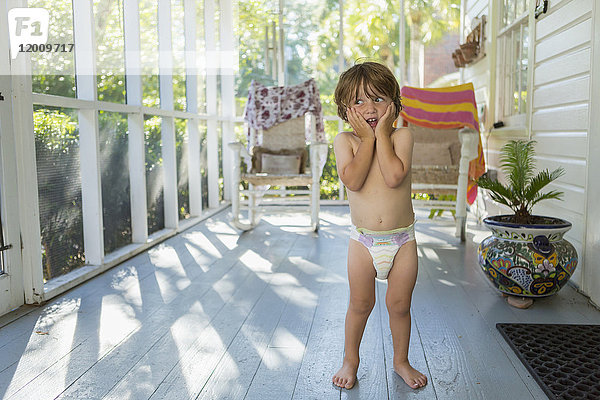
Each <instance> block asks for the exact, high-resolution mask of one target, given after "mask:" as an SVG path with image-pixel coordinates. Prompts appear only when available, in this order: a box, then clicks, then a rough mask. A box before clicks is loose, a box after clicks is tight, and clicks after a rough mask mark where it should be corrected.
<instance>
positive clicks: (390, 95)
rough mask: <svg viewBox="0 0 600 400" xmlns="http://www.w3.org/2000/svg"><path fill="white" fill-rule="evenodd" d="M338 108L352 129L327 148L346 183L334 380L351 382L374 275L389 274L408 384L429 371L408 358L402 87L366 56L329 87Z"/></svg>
mask: <svg viewBox="0 0 600 400" xmlns="http://www.w3.org/2000/svg"><path fill="white" fill-rule="evenodd" d="M335 103H336V104H337V106H338V115H339V116H340V118H342V119H343V120H344V121H346V122H348V123H350V126H351V127H352V130H353V131H352V132H340V133H339V134H338V135H337V136H336V137H335V140H334V143H333V148H334V151H335V157H336V160H337V169H338V174H339V176H340V178H341V180H342V182H344V185H346V188H347V189H348V200H349V203H350V216H351V219H352V228H351V234H350V238H351V239H350V243H349V244H348V282H349V285H350V303H349V305H348V311H347V312H346V324H345V343H344V351H345V354H344V361H343V364H342V368H340V370H339V371H338V372H337V373H336V374H335V375H334V376H333V379H332V380H333V383H334V384H335V385H336V386H339V387H342V388H346V389H350V388H352V387H353V386H354V384H355V383H356V379H357V378H356V371H357V370H358V364H359V361H360V360H359V346H360V341H361V339H362V335H363V332H364V329H365V325H366V323H367V319H368V318H369V314H370V313H371V310H372V309H373V306H374V305H375V278H377V279H387V280H388V288H387V293H386V298H385V303H386V306H387V309H388V312H389V316H390V328H391V331H392V340H393V346H394V371H396V373H397V374H398V375H400V376H401V377H402V378H403V379H404V381H405V382H406V383H407V384H408V385H409V386H410V387H411V388H413V389H416V388H420V387H423V386H425V385H426V384H427V377H426V376H425V375H423V374H422V373H420V372H419V371H417V370H416V369H414V368H413V367H412V366H411V365H410V364H409V362H408V343H409V339H410V323H411V321H410V302H411V296H412V291H413V288H414V286H415V282H416V279H417V244H416V242H415V236H414V227H413V225H414V219H415V217H414V213H413V208H412V202H411V196H410V194H411V188H410V184H411V174H410V166H411V158H412V151H413V138H412V134H411V132H410V131H409V130H408V129H406V128H400V129H394V127H393V126H392V124H393V122H394V121H395V120H396V118H397V117H398V114H399V112H400V110H401V109H402V106H401V104H400V88H399V86H398V83H397V82H396V79H395V78H394V75H393V74H392V73H391V71H390V70H389V69H388V68H387V67H385V66H384V65H382V64H378V63H374V62H365V63H362V64H357V65H355V66H353V67H352V68H350V69H348V70H347V71H346V72H344V73H343V74H342V75H341V76H340V79H339V82H338V84H337V87H336V89H335Z"/></svg>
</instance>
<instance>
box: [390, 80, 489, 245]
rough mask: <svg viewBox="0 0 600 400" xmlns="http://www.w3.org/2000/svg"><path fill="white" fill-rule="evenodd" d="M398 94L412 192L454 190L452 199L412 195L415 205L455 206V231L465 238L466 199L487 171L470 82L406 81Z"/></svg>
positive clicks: (427, 206) (472, 193)
mask: <svg viewBox="0 0 600 400" xmlns="http://www.w3.org/2000/svg"><path fill="white" fill-rule="evenodd" d="M402 97H403V100H402V103H403V105H404V109H403V110H402V112H401V116H402V119H403V120H404V122H405V123H407V124H408V126H409V128H410V129H411V131H412V132H413V137H414V142H415V146H414V150H413V163H412V190H413V193H427V194H433V195H438V196H439V195H446V194H453V195H456V198H455V200H448V199H445V200H441V199H437V200H433V201H431V200H420V199H416V200H414V201H413V204H414V205H415V207H422V208H426V209H430V210H432V209H437V210H455V215H454V217H455V219H456V236H457V237H460V240H461V241H465V239H466V238H465V236H466V235H465V228H466V220H467V204H468V203H473V201H474V200H475V197H476V196H477V185H476V184H475V179H477V178H478V177H479V176H481V174H482V173H483V172H484V171H485V163H484V159H483V150H482V147H481V138H480V135H479V120H478V115H477V103H476V102H475V93H474V90H473V85H472V84H471V83H467V84H463V85H458V86H452V87H446V88H427V89H422V88H413V87H409V86H405V87H403V88H402ZM459 129H460V130H459ZM467 200H468V201H467Z"/></svg>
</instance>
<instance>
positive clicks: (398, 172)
mask: <svg viewBox="0 0 600 400" xmlns="http://www.w3.org/2000/svg"><path fill="white" fill-rule="evenodd" d="M393 110H394V104H393V103H392V104H390V105H389V106H388V109H387V110H386V112H385V114H384V115H383V117H382V118H381V121H380V123H378V124H377V127H376V128H375V137H376V138H377V161H378V162H379V169H380V170H381V174H382V175H383V180H384V181H385V184H386V185H387V186H388V187H390V188H396V187H398V186H400V184H401V183H402V182H403V181H404V178H405V177H406V176H407V175H408V172H409V171H410V166H411V163H412V150H413V138H412V134H411V133H410V131H409V130H408V129H401V130H396V131H394V128H393V126H392V123H393V121H392V120H391V119H392V115H393V114H394V113H393Z"/></svg>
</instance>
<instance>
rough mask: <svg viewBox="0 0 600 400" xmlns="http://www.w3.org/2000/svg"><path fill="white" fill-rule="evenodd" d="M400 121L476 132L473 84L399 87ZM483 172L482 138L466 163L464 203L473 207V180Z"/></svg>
mask: <svg viewBox="0 0 600 400" xmlns="http://www.w3.org/2000/svg"><path fill="white" fill-rule="evenodd" d="M402 106H403V107H404V108H403V110H402V113H401V114H402V118H403V119H404V120H405V121H408V122H410V123H413V124H415V125H419V126H423V127H426V128H433V129H456V128H464V127H466V126H468V127H470V128H472V129H474V130H476V131H477V132H479V119H478V117H477V103H476V102H475V92H474V90H473V84H472V83H466V84H464V85H458V86H450V87H443V88H427V89H420V88H415V87H410V86H404V87H403V88H402ZM484 172H485V160H484V158H483V147H482V145H481V135H480V136H479V145H478V146H477V158H474V159H473V160H471V161H470V162H469V183H468V185H467V201H468V203H469V204H473V202H474V201H475V198H476V197H477V184H476V183H475V180H476V179H477V178H479V177H480V176H481V175H483V173H484Z"/></svg>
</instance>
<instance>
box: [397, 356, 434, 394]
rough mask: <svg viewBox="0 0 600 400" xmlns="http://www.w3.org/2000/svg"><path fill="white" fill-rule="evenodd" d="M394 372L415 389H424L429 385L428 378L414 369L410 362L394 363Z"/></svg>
mask: <svg viewBox="0 0 600 400" xmlns="http://www.w3.org/2000/svg"><path fill="white" fill-rule="evenodd" d="M394 371H396V373H397V374H398V375H400V376H401V377H402V379H404V382H406V384H407V385H408V386H410V387H411V388H413V389H418V388H422V387H423V386H425V385H427V377H426V376H425V375H423V374H422V373H420V372H419V371H417V370H416V369H414V368H413V367H412V366H411V365H410V364H409V363H408V361H405V362H402V363H394Z"/></svg>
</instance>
